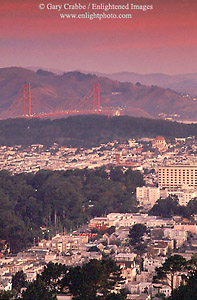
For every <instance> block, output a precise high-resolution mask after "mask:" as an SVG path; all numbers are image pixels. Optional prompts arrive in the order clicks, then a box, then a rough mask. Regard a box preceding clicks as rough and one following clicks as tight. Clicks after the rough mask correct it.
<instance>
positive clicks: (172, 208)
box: [149, 196, 182, 218]
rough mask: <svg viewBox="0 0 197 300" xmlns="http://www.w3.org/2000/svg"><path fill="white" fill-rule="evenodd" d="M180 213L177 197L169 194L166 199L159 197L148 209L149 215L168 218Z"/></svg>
mask: <svg viewBox="0 0 197 300" xmlns="http://www.w3.org/2000/svg"><path fill="white" fill-rule="evenodd" d="M180 214H182V209H181V206H180V205H179V202H178V199H177V197H175V196H174V197H172V196H169V197H167V198H166V199H159V200H157V202H156V203H155V205H154V206H153V207H152V208H151V210H150V211H149V215H153V216H161V217H164V218H170V217H172V216H174V215H180Z"/></svg>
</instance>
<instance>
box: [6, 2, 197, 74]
mask: <svg viewBox="0 0 197 300" xmlns="http://www.w3.org/2000/svg"><path fill="white" fill-rule="evenodd" d="M49 3H51V4H54V5H64V4H65V3H70V4H74V3H81V4H86V5H89V3H97V4H99V3H104V4H108V3H111V4H127V3H128V4H131V3H133V4H135V5H137V4H138V5H141V4H143V5H153V10H149V11H146V12H143V11H134V10H130V11H128V10H125V11H121V12H119V11H115V10H114V11H110V12H105V13H106V14H110V13H117V14H118V13H127V14H128V13H132V15H133V18H132V19H128V20H125V19H124V20H123V19H118V20H114V19H107V20H101V21H99V20H92V21H90V20H84V19H83V20H79V19H78V20H68V19H61V18H60V16H59V15H60V13H69V11H68V10H67V11H66V10H63V9H62V10H61V12H58V11H57V10H49V9H47V8H46V7H45V9H39V4H45V6H46V5H47V4H49ZM72 13H76V11H72ZM81 13H82V12H81ZM96 13H102V11H97V12H96ZM13 65H14V66H22V67H28V66H42V67H44V68H55V69H60V70H64V71H69V70H75V69H80V70H86V71H98V72H105V73H112V72H119V71H130V72H138V73H153V72H157V73H167V74H177V73H193V72H197V0H152V1H151V0H143V1H142V0H133V1H127V0H111V1H110V0H104V1H100V0H98V1H96V0H80V1H73V0H70V1H69V0H53V1H52V0H51V1H50V0H0V67H8V66H13Z"/></svg>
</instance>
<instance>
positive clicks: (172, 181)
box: [158, 164, 197, 190]
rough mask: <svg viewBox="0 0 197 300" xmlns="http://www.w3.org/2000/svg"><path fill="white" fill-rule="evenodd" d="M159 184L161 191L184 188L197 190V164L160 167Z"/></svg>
mask: <svg viewBox="0 0 197 300" xmlns="http://www.w3.org/2000/svg"><path fill="white" fill-rule="evenodd" d="M158 183H159V188H161V189H162V188H166V189H168V190H175V189H177V188H183V187H193V188H196V189H197V164H193V165H168V166H162V167H159V168H158Z"/></svg>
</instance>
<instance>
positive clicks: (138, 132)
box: [0, 115, 197, 147]
mask: <svg viewBox="0 0 197 300" xmlns="http://www.w3.org/2000/svg"><path fill="white" fill-rule="evenodd" d="M196 133H197V124H182V123H176V122H169V121H164V120H152V119H146V118H134V117H128V116H122V117H112V118H108V117H107V116H97V115H88V116H87V115H82V116H73V117H68V118H66V119H56V120H49V119H48V120H40V119H31V120H28V119H7V120H1V121H0V145H8V146H13V145H24V146H27V145H31V144H43V145H46V146H48V145H52V144H53V143H54V142H55V143H58V144H59V145H65V146H72V147H91V146H96V145H99V144H101V143H106V142H109V141H112V140H114V139H117V140H120V141H126V140H128V139H129V138H140V137H156V136H158V135H159V136H160V135H162V136H164V137H165V138H174V137H187V136H195V135H196Z"/></svg>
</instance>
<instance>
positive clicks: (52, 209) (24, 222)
mask: <svg viewBox="0 0 197 300" xmlns="http://www.w3.org/2000/svg"><path fill="white" fill-rule="evenodd" d="M115 173H118V176H119V181H118V182H117V178H114V174H115ZM141 185H143V176H142V174H141V173H140V172H138V171H132V170H130V169H128V170H127V171H126V172H123V171H122V170H121V169H118V170H116V169H113V168H112V169H111V171H110V173H109V174H108V173H106V171H105V170H104V169H103V168H101V169H96V170H89V169H83V170H78V169H76V170H69V171H48V170H41V171H39V172H38V173H36V174H25V173H24V174H17V175H11V174H9V173H8V172H6V171H0V236H1V239H4V240H6V241H7V242H8V244H9V246H10V247H11V250H12V252H18V251H19V250H21V249H23V248H25V247H28V246H29V245H31V244H32V243H33V242H36V241H37V240H38V238H42V236H43V234H44V236H47V235H50V234H53V230H54V231H55V230H57V229H59V230H64V231H65V230H70V229H71V228H74V227H77V226H79V225H81V224H84V223H87V220H88V219H90V218H92V217H94V216H101V215H103V214H106V213H110V212H135V211H137V201H136V199H135V197H134V195H133V194H134V192H135V188H136V186H141ZM42 226H43V227H45V228H47V229H48V230H50V232H48V231H47V230H46V231H43V232H41V230H40V228H41V227H42Z"/></svg>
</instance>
